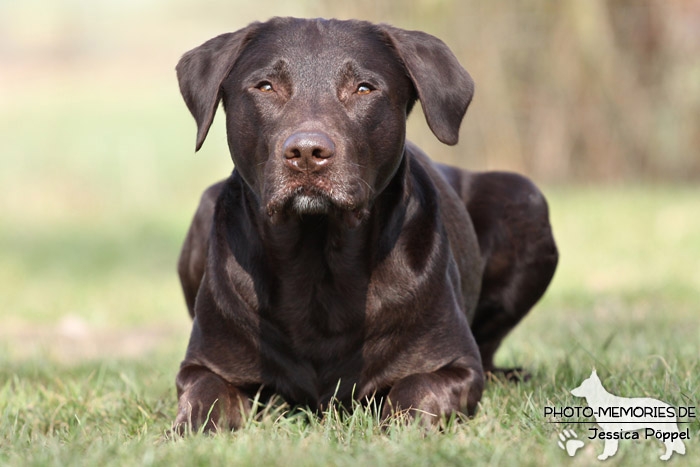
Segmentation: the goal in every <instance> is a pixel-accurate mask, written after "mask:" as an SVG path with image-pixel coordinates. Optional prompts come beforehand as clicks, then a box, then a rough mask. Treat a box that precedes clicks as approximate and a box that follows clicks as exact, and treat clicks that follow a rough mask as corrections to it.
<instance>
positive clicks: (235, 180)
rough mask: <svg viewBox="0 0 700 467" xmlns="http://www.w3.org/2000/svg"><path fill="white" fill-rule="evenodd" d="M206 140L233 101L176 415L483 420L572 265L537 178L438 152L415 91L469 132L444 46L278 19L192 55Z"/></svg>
mask: <svg viewBox="0 0 700 467" xmlns="http://www.w3.org/2000/svg"><path fill="white" fill-rule="evenodd" d="M177 75H178V79H179V83H180V89H181V91H182V95H183V97H184V99H185V102H186V103H187V106H188V107H189V109H190V111H191V112H192V115H193V116H194V118H195V120H196V122H197V127H198V132H197V144H196V149H199V148H200V147H201V145H202V143H203V142H204V139H205V137H206V135H207V132H208V130H209V126H210V125H211V123H212V120H213V118H214V113H215V111H216V108H217V106H218V103H219V101H222V102H223V105H224V110H225V112H226V129H227V134H228V144H229V148H230V151H231V156H232V158H233V162H234V164H235V170H234V171H233V173H232V175H231V176H230V177H229V178H228V179H227V180H225V181H222V182H220V183H217V184H216V185H214V186H212V187H210V188H209V189H208V190H207V191H206V192H205V193H204V195H203V197H202V200H201V204H200V206H199V208H198V210H197V213H196V214H195V217H194V221H193V222H192V226H191V227H190V230H189V232H188V234H187V238H186V240H185V245H184V247H183V250H182V254H181V257H180V261H179V266H178V270H179V274H180V279H181V281H182V286H183V289H184V292H185V297H186V301H187V305H188V307H189V310H190V314H191V315H192V317H193V318H194V322H193V325H192V335H191V338H190V342H189V346H188V348H187V355H186V357H185V360H184V361H183V363H182V366H181V368H180V372H179V374H178V375H177V391H178V397H179V410H178V415H177V419H176V422H175V423H176V426H183V425H184V424H187V423H189V424H190V425H191V426H193V427H195V428H196V427H200V426H202V425H203V424H204V425H205V428H207V429H212V428H222V427H224V428H236V427H239V426H240V424H241V421H242V417H243V415H244V413H245V412H246V411H247V410H249V409H250V407H251V403H250V398H251V397H252V396H254V395H255V394H256V393H257V392H258V391H260V393H261V394H262V395H263V397H266V396H269V395H271V394H278V395H280V396H281V397H283V398H284V399H285V400H286V401H288V402H289V403H291V404H293V405H295V404H301V405H307V406H309V407H311V408H313V409H318V408H320V407H323V406H324V405H325V404H327V403H328V402H329V401H330V400H331V399H332V398H333V396H335V397H336V399H337V400H339V401H341V402H347V401H349V400H350V399H352V398H355V399H358V400H363V399H364V398H366V397H368V396H371V395H375V396H378V397H380V398H381V399H382V400H384V401H385V403H384V404H383V409H382V414H383V416H385V417H388V416H391V415H392V414H394V413H396V412H397V411H399V410H401V411H403V412H408V413H409V414H411V415H412V416H414V417H415V416H416V414H422V417H424V418H425V419H427V420H428V422H429V423H430V422H434V421H436V420H438V419H439V416H442V415H446V416H449V415H450V414H452V413H455V412H462V413H466V414H472V413H473V412H474V411H475V409H476V406H477V403H478V402H479V399H480V398H481V393H482V390H483V386H484V372H485V371H488V372H494V371H498V370H497V369H496V368H494V366H493V355H494V353H495V351H496V349H497V348H498V346H499V344H500V342H501V340H502V339H503V337H504V336H505V335H506V334H507V333H508V332H509V331H510V330H511V329H512V328H513V326H515V324H516V323H517V322H518V321H519V320H520V319H521V318H522V317H523V316H524V315H525V314H526V313H527V312H528V310H529V309H530V308H531V307H532V306H533V305H534V304H535V302H537V300H538V299H539V298H540V296H541V295H542V294H543V293H544V291H545V289H546V288H547V285H548V284H549V282H550V280H551V278H552V275H553V273H554V269H555V267H556V264H557V250H556V247H555V244H554V241H553V238H552V234H551V231H550V225H549V220H548V212H547V204H546V202H545V199H544V198H543V196H542V194H541V193H540V192H539V190H538V189H537V188H536V187H535V186H534V185H533V184H532V183H531V182H530V181H528V180H527V179H525V178H523V177H521V176H518V175H514V174H508V173H500V172H491V173H472V172H467V171H464V170H461V169H457V168H453V167H448V166H444V165H440V164H436V163H433V162H431V160H430V159H429V158H428V157H427V156H426V155H425V154H424V153H422V152H421V151H420V149H418V148H417V147H416V146H414V145H412V144H411V143H409V142H407V141H406V140H405V133H406V117H407V115H408V114H409V113H410V111H411V108H412V107H413V105H414V103H415V101H416V100H420V102H421V105H422V106H423V111H424V113H425V117H426V119H427V121H428V125H429V126H430V129H431V130H432V131H433V133H434V134H435V136H437V138H438V139H439V140H440V141H442V142H443V143H446V144H450V145H453V144H455V143H457V137H458V131H459V127H460V123H461V121H462V117H463V116H464V113H465V112H466V110H467V106H468V105H469V102H470V101H471V98H472V94H473V91H474V86H473V83H472V80H471V78H470V76H469V74H468V73H467V72H466V71H465V70H464V69H463V68H462V67H461V66H460V64H459V63H458V61H457V59H456V58H455V56H454V55H453V54H452V52H451V51H450V50H449V49H448V48H447V46H446V45H445V44H444V43H443V42H442V41H440V40H439V39H437V38H435V37H433V36H431V35H428V34H425V33H422V32H418V31H405V30H402V29H398V28H394V27H391V26H387V25H373V24H370V23H367V22H362V21H336V20H330V21H328V20H321V19H313V20H303V19H293V18H275V19H272V20H270V21H268V22H265V23H254V24H251V25H250V26H248V27H246V28H243V29H241V30H239V31H237V32H234V33H230V34H223V35H221V36H218V37H215V38H214V39H211V40H209V41H207V42H205V43H204V44H203V45H201V46H199V47H197V48H195V49H193V50H191V51H189V52H187V53H186V54H185V55H184V56H183V57H182V59H181V60H180V62H179V63H178V65H177Z"/></svg>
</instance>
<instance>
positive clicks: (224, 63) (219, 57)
mask: <svg viewBox="0 0 700 467" xmlns="http://www.w3.org/2000/svg"><path fill="white" fill-rule="evenodd" d="M257 24H258V23H253V24H251V25H249V26H247V27H245V28H243V29H239V30H238V31H236V32H230V33H227V34H222V35H220V36H217V37H215V38H213V39H210V40H208V41H207V42H205V43H204V44H202V45H200V46H199V47H197V48H195V49H192V50H190V51H189V52H187V53H185V55H183V56H182V58H181V59H180V61H179V62H178V64H177V66H176V67H175V69H176V71H177V79H178V82H179V84H180V92H181V93H182V97H183V98H184V99H185V103H186V104H187V108H189V109H190V112H191V113H192V116H193V117H194V119H195V121H196V122H197V145H196V146H195V151H199V148H201V147H202V143H204V139H205V138H206V137H207V133H208V132H209V127H210V126H211V123H212V121H213V120H214V113H216V106H217V105H218V104H219V100H220V99H221V92H220V90H221V83H222V81H223V80H224V79H225V78H226V76H228V74H229V73H230V72H231V69H232V68H233V65H234V63H235V62H236V60H237V59H238V56H239V55H240V53H241V51H242V50H243V47H244V45H245V43H246V42H247V40H248V38H249V37H250V35H251V33H252V31H253V30H254V29H256V25H257Z"/></svg>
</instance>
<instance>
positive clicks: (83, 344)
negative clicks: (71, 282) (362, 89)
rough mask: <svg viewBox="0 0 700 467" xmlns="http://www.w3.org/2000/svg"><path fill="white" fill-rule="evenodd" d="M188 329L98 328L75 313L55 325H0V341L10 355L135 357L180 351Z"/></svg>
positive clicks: (66, 359)
mask: <svg viewBox="0 0 700 467" xmlns="http://www.w3.org/2000/svg"><path fill="white" fill-rule="evenodd" d="M188 332H189V329H187V328H185V327H184V326H182V325H178V326H176V325H172V324H168V325H157V326H156V325H151V326H144V327H135V328H120V329H110V328H97V327H94V326H90V325H89V324H88V323H87V322H86V321H85V320H83V319H82V318H80V317H78V316H66V317H64V318H63V319H61V320H60V321H59V322H58V323H57V324H56V325H53V326H46V325H37V324H29V323H14V324H12V325H10V326H3V327H2V329H0V341H1V342H2V344H3V347H6V349H7V351H8V352H9V353H10V355H11V357H12V358H30V357H36V356H46V357H48V358H51V359H52V360H57V361H60V362H66V363H72V362H77V361H84V360H94V359H98V358H138V357H142V356H143V355H144V354H148V353H150V352H154V351H157V350H159V349H168V348H169V347H170V348H172V347H174V346H177V345H180V346H181V347H182V350H183V353H184V350H185V347H186V345H187V339H188Z"/></svg>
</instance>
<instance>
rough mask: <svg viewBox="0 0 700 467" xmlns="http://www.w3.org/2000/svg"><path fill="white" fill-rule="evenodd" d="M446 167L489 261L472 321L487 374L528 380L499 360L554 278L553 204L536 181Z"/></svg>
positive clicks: (556, 256) (510, 174) (518, 370)
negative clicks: (505, 341)
mask: <svg viewBox="0 0 700 467" xmlns="http://www.w3.org/2000/svg"><path fill="white" fill-rule="evenodd" d="M440 169H441V171H442V173H443V175H445V177H446V178H447V179H448V181H449V182H450V184H451V185H452V186H453V187H454V188H455V190H456V191H457V193H458V194H459V195H460V196H461V198H462V199H463V200H464V202H465V205H466V207H467V211H468V212H469V214H470V215H471V217H472V221H473V223H474V228H475V230H476V233H477V236H478V238H479V247H480V249H481V253H482V256H483V258H484V261H485V267H484V273H483V279H482V286H481V294H480V296H479V302H478V304H477V309H476V313H475V316H474V320H473V322H472V331H473V333H474V337H475V339H476V342H477V344H478V345H479V351H480V352H481V360H482V363H483V365H484V370H485V371H488V372H492V373H493V372H499V373H503V374H504V375H505V376H506V377H508V378H509V379H520V378H525V377H526V376H525V375H523V374H522V373H521V370H520V369H519V368H511V369H500V368H496V367H495V366H494V364H493V357H494V354H495V353H496V350H497V349H498V347H499V346H500V344H501V341H502V340H503V338H504V337H505V336H506V335H507V334H508V333H509V332H510V330H511V329H513V327H514V326H515V325H516V324H517V323H518V322H519V321H520V320H521V319H522V318H523V316H525V315H526V314H527V312H528V311H530V309H531V308H532V306H533V305H534V304H535V303H536V302H537V301H538V300H539V299H540V297H541V296H542V294H543V293H544V291H545V290H546V288H547V286H548V285H549V282H550V281H551V279H552V276H553V275H554V270H555V268H556V265H557V260H558V253H557V248H556V245H555V243H554V238H553V236H552V231H551V227H550V224H549V212H548V208H547V202H546V201H545V199H544V196H542V193H541V192H540V191H539V190H538V189H537V187H536V186H535V185H534V184H533V183H532V182H531V181H530V180H528V179H526V178H525V177H522V176H520V175H517V174H512V173H505V172H484V173H472V172H468V171H465V170H460V169H456V168H453V167H448V166H440Z"/></svg>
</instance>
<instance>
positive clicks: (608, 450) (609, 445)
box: [598, 439, 618, 461]
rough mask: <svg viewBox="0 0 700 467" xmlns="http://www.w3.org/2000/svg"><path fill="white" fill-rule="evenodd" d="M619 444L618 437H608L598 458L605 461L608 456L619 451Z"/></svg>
mask: <svg viewBox="0 0 700 467" xmlns="http://www.w3.org/2000/svg"><path fill="white" fill-rule="evenodd" d="M617 444H618V440H616V439H606V440H605V446H604V447H603V454H601V455H599V456H598V460H601V461H604V460H605V459H607V458H608V457H611V456H614V455H615V453H616V452H617Z"/></svg>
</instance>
